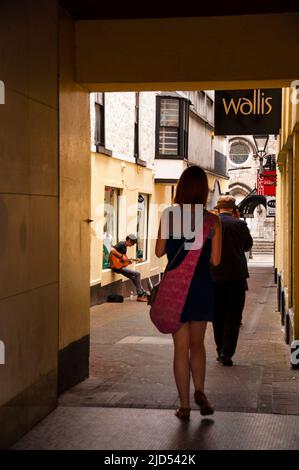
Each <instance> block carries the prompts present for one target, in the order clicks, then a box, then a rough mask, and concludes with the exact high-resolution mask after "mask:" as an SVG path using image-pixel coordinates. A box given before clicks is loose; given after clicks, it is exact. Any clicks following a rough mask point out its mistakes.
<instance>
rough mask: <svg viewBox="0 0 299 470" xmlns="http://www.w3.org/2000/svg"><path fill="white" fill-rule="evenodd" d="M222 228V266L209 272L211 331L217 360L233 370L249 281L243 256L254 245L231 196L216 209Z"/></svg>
mask: <svg viewBox="0 0 299 470" xmlns="http://www.w3.org/2000/svg"><path fill="white" fill-rule="evenodd" d="M216 209H217V210H218V212H219V217H220V219H221V227H222V250H221V253H222V255H221V263H220V264H219V265H218V266H214V267H212V268H211V273H212V278H213V284H214V296H215V308H214V321H213V330H214V338H215V343H216V349H217V360H218V361H219V362H221V363H222V364H223V365H224V366H232V365H233V361H232V357H233V355H234V354H235V351H236V347H237V342H238V336H239V329H240V325H241V323H242V313H243V309H244V305H245V297H246V290H247V289H248V287H247V278H248V277H249V273H248V267H247V260H246V256H245V252H246V251H249V250H250V248H251V247H252V244H253V241H252V237H251V235H250V232H249V229H248V227H247V224H246V222H245V221H243V220H241V219H240V217H239V213H238V211H237V206H236V200H235V198H234V197H232V196H229V195H227V196H220V197H219V199H218V202H217V205H216Z"/></svg>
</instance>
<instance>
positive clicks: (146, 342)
mask: <svg viewBox="0 0 299 470" xmlns="http://www.w3.org/2000/svg"><path fill="white" fill-rule="evenodd" d="M250 264H251V263H250ZM250 274H251V277H250V280H249V291H248V295H247V301H246V307H245V311H244V317H243V325H242V327H241V331H240V338H239V344H238V349H237V353H236V354H235V357H234V366H233V367H231V368H227V367H224V366H222V365H221V364H219V363H217V362H216V360H215V358H216V354H215V346H214V339H213V334H212V327H211V325H209V327H208V332H207V336H206V348H207V378H206V393H207V395H208V397H209V399H210V401H211V402H212V403H213V405H214V407H215V409H216V410H217V411H233V412H252V413H280V414H298V415H299V400H298V392H299V387H298V381H299V372H298V371H294V370H292V369H291V368H290V358H289V348H288V347H287V346H286V344H285V343H284V340H283V332H282V327H281V324H280V316H279V313H278V312H277V311H276V286H275V284H274V281H273V268H271V267H269V263H267V260H265V259H261V260H259V261H258V264H257V263H254V260H253V261H252V265H251V267H250ZM148 311H149V307H148V306H147V305H146V304H144V303H141V302H136V301H132V300H129V299H126V301H125V303H124V304H102V305H98V306H95V307H93V308H92V309H91V357H90V360H91V364H90V365H91V368H90V378H89V379H87V380H86V381H84V382H83V383H81V384H79V385H77V386H76V387H74V388H73V389H71V390H70V391H68V392H66V393H65V394H64V395H62V396H61V398H60V405H62V406H96V407H99V406H101V407H103V406H104V407H105V406H108V407H135V408H166V409H171V408H174V407H176V405H177V403H178V397H177V392H176V387H175V384H174V379H173V374H172V351H173V346H172V339H171V337H170V336H169V335H162V334H160V333H159V332H157V331H156V329H155V327H154V326H153V325H152V324H151V322H150V319H149V315H148ZM192 406H193V408H196V405H194V404H193V405H192Z"/></svg>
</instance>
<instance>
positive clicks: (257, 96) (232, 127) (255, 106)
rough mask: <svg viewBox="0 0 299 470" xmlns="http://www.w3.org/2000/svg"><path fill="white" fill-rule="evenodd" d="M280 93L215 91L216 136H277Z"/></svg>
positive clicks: (261, 90) (266, 91)
mask: <svg viewBox="0 0 299 470" xmlns="http://www.w3.org/2000/svg"><path fill="white" fill-rule="evenodd" d="M280 127H281V89H280V88H272V89H267V88H265V89H257V90H230V91H229V90H226V91H215V135H254V134H255V135H257V134H278V133H279V129H280Z"/></svg>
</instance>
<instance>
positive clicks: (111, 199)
mask: <svg viewBox="0 0 299 470" xmlns="http://www.w3.org/2000/svg"><path fill="white" fill-rule="evenodd" d="M119 195H120V194H119V190H118V189H116V188H111V187H108V186H106V187H105V197H104V225H103V269H108V268H110V264H109V253H110V250H111V248H112V246H113V245H115V244H116V243H117V242H118V213H119Z"/></svg>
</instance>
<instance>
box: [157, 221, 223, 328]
mask: <svg viewBox="0 0 299 470" xmlns="http://www.w3.org/2000/svg"><path fill="white" fill-rule="evenodd" d="M216 220H217V216H216V215H214V214H212V213H210V212H207V213H206V215H205V217H204V224H203V239H202V244H201V247H200V248H199V249H190V250H189V252H188V254H187V255H186V256H185V258H184V259H183V261H182V262H181V263H180V265H179V266H178V267H176V268H174V269H172V270H171V271H168V270H167V271H166V272H165V273H164V276H163V278H162V280H161V282H160V284H159V289H158V290H157V292H156V295H155V298H154V300H153V302H152V305H151V309H150V317H151V320H152V322H153V323H154V325H155V326H156V327H157V328H158V330H159V331H160V332H161V333H175V332H176V331H177V330H178V329H179V328H180V326H181V325H182V323H181V322H180V318H181V313H182V310H183V308H184V305H185V302H186V298H187V295H188V291H189V288H190V284H191V281H192V277H193V274H194V271H195V267H196V265H197V261H198V259H199V257H200V255H201V252H202V248H203V246H204V244H205V241H206V240H207V238H208V237H209V235H210V233H211V229H212V227H213V226H214V225H215V222H216ZM193 243H196V240H195V241H194V242H193ZM183 245H184V244H183ZM183 245H182V246H183ZM179 251H181V248H180V249H179ZM179 251H178V252H177V254H176V255H175V258H176V257H177V255H178V253H179ZM173 260H174V258H173Z"/></svg>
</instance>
